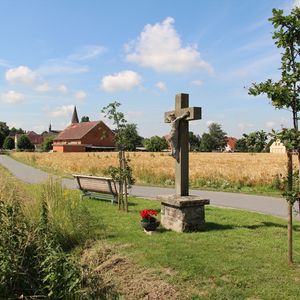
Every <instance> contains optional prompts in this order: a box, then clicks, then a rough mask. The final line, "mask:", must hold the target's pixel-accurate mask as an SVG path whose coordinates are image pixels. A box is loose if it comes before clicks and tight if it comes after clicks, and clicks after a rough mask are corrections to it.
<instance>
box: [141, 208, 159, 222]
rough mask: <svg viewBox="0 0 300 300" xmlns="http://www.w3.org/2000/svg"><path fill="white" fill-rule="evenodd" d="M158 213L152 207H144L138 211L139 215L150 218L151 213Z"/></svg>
mask: <svg viewBox="0 0 300 300" xmlns="http://www.w3.org/2000/svg"><path fill="white" fill-rule="evenodd" d="M157 214H158V211H156V210H153V209H144V210H142V211H140V216H141V217H142V218H143V219H149V220H150V219H152V218H153V217H152V215H157Z"/></svg>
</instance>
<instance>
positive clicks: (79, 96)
mask: <svg viewBox="0 0 300 300" xmlns="http://www.w3.org/2000/svg"><path fill="white" fill-rule="evenodd" d="M74 97H75V98H76V99H79V100H83V99H85V98H86V97H87V93H86V92H85V91H83V90H81V91H77V92H76V93H75V95H74Z"/></svg>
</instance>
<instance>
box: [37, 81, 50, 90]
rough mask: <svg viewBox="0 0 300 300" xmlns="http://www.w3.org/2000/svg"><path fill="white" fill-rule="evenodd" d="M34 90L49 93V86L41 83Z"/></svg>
mask: <svg viewBox="0 0 300 300" xmlns="http://www.w3.org/2000/svg"><path fill="white" fill-rule="evenodd" d="M35 90H36V91H37V92H42V93H43V92H48V91H50V86H49V84H48V83H46V82H45V83H42V84H40V85H38V86H37V87H36V88H35Z"/></svg>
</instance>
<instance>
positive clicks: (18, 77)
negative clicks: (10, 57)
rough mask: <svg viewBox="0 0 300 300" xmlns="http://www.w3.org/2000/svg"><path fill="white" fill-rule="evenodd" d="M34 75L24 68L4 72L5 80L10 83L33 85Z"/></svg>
mask: <svg viewBox="0 0 300 300" xmlns="http://www.w3.org/2000/svg"><path fill="white" fill-rule="evenodd" d="M36 77H37V76H36V73H35V72H34V71H32V70H31V69H30V68H28V67H26V66H19V67H17V68H12V69H9V70H7V71H6V73H5V79H6V80H7V81H8V82H11V83H23V84H29V85H30V84H33V83H34V82H35V80H36Z"/></svg>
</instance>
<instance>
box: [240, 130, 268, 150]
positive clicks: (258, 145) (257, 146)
mask: <svg viewBox="0 0 300 300" xmlns="http://www.w3.org/2000/svg"><path fill="white" fill-rule="evenodd" d="M243 137H244V139H245V144H246V148H247V152H264V151H265V150H266V146H267V140H268V134H267V133H266V132H265V131H263V130H260V131H254V132H251V133H249V134H245V133H244V134H243Z"/></svg>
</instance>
